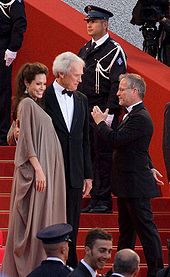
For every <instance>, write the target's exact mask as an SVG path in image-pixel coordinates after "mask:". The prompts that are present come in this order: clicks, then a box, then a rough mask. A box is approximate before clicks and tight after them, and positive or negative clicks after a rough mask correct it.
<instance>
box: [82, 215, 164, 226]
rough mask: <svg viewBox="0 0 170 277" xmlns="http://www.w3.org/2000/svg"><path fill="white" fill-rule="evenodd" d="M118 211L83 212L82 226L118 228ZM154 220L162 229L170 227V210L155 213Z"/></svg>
mask: <svg viewBox="0 0 170 277" xmlns="http://www.w3.org/2000/svg"><path fill="white" fill-rule="evenodd" d="M117 217H118V213H117V212H113V214H90V213H84V214H83V213H82V214H81V217H80V228H95V227H98V226H100V227H102V228H118V221H117ZM154 221H155V223H156V225H157V227H158V228H160V229H170V212H167V213H154Z"/></svg>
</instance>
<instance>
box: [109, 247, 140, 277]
mask: <svg viewBox="0 0 170 277" xmlns="http://www.w3.org/2000/svg"><path fill="white" fill-rule="evenodd" d="M139 264H140V258H139V256H138V254H137V253H136V252H135V251H133V250H131V249H122V250H120V251H118V252H117V253H116V254H115V257H114V263H113V268H112V270H113V274H112V275H111V276H116V274H117V273H118V274H121V275H122V276H125V277H135V276H137V274H138V272H139V269H140V268H139Z"/></svg>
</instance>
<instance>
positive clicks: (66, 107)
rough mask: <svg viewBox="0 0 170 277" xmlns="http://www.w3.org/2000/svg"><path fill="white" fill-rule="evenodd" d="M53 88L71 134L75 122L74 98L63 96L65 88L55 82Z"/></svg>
mask: <svg viewBox="0 0 170 277" xmlns="http://www.w3.org/2000/svg"><path fill="white" fill-rule="evenodd" d="M53 87H54V91H55V95H56V97H57V100H58V103H59V106H60V109H61V112H62V114H63V117H64V121H65V123H66V126H67V129H68V131H69V132H70V129H71V124H72V120H73V112H74V97H73V95H72V96H71V97H70V96H68V95H67V94H66V93H65V94H62V91H63V90H64V88H63V87H62V86H60V85H59V84H58V83H57V81H56V80H55V81H54V82H53Z"/></svg>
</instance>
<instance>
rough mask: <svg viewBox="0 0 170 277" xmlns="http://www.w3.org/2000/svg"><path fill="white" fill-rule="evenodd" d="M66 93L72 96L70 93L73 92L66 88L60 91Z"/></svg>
mask: <svg viewBox="0 0 170 277" xmlns="http://www.w3.org/2000/svg"><path fill="white" fill-rule="evenodd" d="M65 93H66V94H67V95H68V96H70V97H71V96H72V94H73V92H72V91H70V90H66V89H63V91H62V94H65Z"/></svg>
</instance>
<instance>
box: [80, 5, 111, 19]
mask: <svg viewBox="0 0 170 277" xmlns="http://www.w3.org/2000/svg"><path fill="white" fill-rule="evenodd" d="M84 11H85V12H86V13H87V17H85V19H84V20H88V19H95V18H96V19H97V18H98V19H104V20H109V17H112V16H113V14H112V13H111V12H110V11H107V10H105V9H102V8H100V7H97V6H92V5H88V6H86V7H85V9H84Z"/></svg>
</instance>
